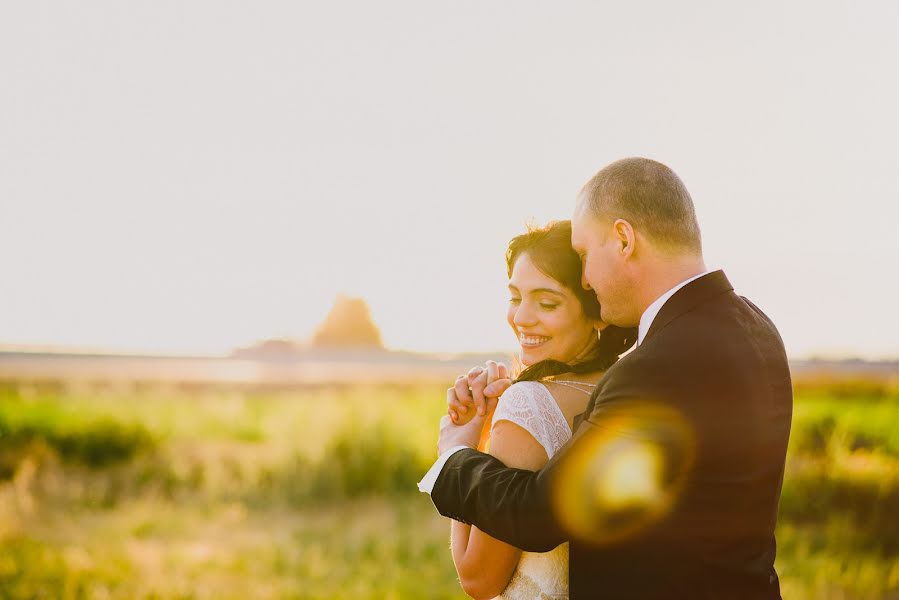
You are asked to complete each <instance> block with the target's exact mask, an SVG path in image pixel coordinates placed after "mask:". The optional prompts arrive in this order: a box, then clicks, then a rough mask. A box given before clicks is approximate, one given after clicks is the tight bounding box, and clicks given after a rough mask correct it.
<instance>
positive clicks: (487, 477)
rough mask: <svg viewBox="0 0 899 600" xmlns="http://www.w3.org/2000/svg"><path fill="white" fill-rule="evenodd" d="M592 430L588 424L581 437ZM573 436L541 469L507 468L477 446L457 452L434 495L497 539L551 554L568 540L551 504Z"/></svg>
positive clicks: (448, 513) (442, 507) (451, 512)
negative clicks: (556, 478)
mask: <svg viewBox="0 0 899 600" xmlns="http://www.w3.org/2000/svg"><path fill="white" fill-rule="evenodd" d="M586 429H587V427H586V426H585V425H582V426H581V427H580V428H579V429H578V434H579V435H582V432H584V431H585V430H586ZM579 435H577V436H576V437H575V438H572V440H570V441H569V442H568V444H566V446H565V447H563V448H562V449H561V450H559V452H557V453H556V454H555V455H554V456H553V458H552V460H550V462H549V463H547V465H546V466H545V467H543V469H541V470H540V471H536V472H534V471H526V470H524V469H512V468H509V467H506V466H505V465H504V464H503V463H502V462H501V461H499V460H498V459H496V458H494V457H492V456H490V455H488V454H483V453H481V452H477V451H476V450H473V449H471V448H466V449H463V450H459V451H457V452H455V453H454V454H453V455H452V456H450V458H449V460H447V462H446V464H445V465H444V466H443V470H442V471H441V472H440V475H439V476H438V477H437V481H436V482H435V484H434V488H433V490H432V491H431V499H432V501H433V502H434V506H435V507H436V508H437V511H438V512H439V513H440V514H441V515H443V516H445V517H450V518H451V519H456V520H457V521H462V522H464V523H473V524H475V525H477V527H478V528H479V529H480V530H482V531H484V532H486V533H488V534H490V535H491V536H493V537H495V538H497V539H499V540H502V541H504V542H506V543H509V544H511V545H513V546H516V547H518V548H521V549H522V550H527V551H529V552H547V551H549V550H552V549H553V548H555V547H556V546H558V545H559V544H561V543H562V542H564V541H566V540H567V539H568V537H567V533H566V532H565V531H564V529H563V527H562V525H561V524H560V523H559V522H558V521H557V520H556V519H555V517H554V512H553V510H552V505H551V500H552V499H551V495H550V492H551V489H552V480H553V477H554V474H555V471H556V468H555V467H556V465H558V463H559V462H560V460H562V459H563V458H564V455H565V454H566V449H568V448H569V447H570V446H571V445H572V444H573V443H575V442H576V439H577V438H578V437H579Z"/></svg>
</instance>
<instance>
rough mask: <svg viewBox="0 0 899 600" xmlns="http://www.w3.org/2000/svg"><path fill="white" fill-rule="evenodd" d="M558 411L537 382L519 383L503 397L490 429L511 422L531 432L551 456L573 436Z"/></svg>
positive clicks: (546, 392) (547, 454)
mask: <svg viewBox="0 0 899 600" xmlns="http://www.w3.org/2000/svg"><path fill="white" fill-rule="evenodd" d="M550 403H551V404H550ZM554 411H555V412H554ZM558 412H559V409H558V406H557V405H556V404H555V400H554V399H553V398H552V396H550V395H549V392H548V391H546V388H545V387H543V386H542V385H541V384H539V383H537V382H533V381H527V382H519V383H516V384H514V385H512V387H510V388H509V389H507V390H506V391H505V393H504V394H503V395H502V396H501V397H500V399H499V403H498V404H497V405H496V411H495V412H494V413H493V420H492V421H491V423H490V429H491V430H492V429H493V428H494V427H496V424H497V423H498V422H500V421H511V422H512V423H515V424H516V425H518V426H519V427H521V428H523V429H524V430H525V431H527V432H528V433H530V434H531V435H532V436H533V437H534V439H535V440H537V442H538V443H539V444H540V445H541V446H543V449H544V450H546V456H548V457H551V456H552V455H553V454H555V452H556V451H557V450H558V449H559V448H561V447H562V446H563V445H564V444H565V442H566V441H567V439H568V437H570V435H571V431H570V430H569V429H568V424H567V422H565V421H564V420H563V421H562V422H561V423H560V422H559V420H560V415H558V414H555V413H558ZM561 418H562V419H564V418H563V417H561Z"/></svg>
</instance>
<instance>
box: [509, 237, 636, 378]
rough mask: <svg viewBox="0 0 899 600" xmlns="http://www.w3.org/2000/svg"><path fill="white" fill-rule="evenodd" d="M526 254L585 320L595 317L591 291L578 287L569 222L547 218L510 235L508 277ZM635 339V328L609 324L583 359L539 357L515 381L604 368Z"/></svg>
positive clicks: (596, 309)
mask: <svg viewBox="0 0 899 600" xmlns="http://www.w3.org/2000/svg"><path fill="white" fill-rule="evenodd" d="M525 253H527V255H528V257H530V259H531V261H532V262H533V263H534V266H535V267H537V269H539V270H540V272H541V273H543V274H544V275H546V276H547V277H552V278H553V279H555V280H556V281H558V282H559V283H560V284H562V285H563V286H564V287H565V288H567V289H568V290H570V291H571V292H572V293H573V294H574V295H575V297H576V298H577V299H578V301H579V302H580V303H581V306H582V307H583V309H584V314H585V315H586V316H587V318H588V319H591V320H592V319H599V313H600V307H599V302H598V301H597V300H596V295H595V294H594V293H593V291H592V290H585V289H584V288H583V287H582V286H581V259H580V257H579V256H578V255H577V253H576V252H575V251H574V249H573V248H572V247H571V221H550V222H549V223H547V224H546V225H545V226H543V227H528V231H527V232H526V233H523V234H521V235H519V236H516V237H514V238H512V241H510V242H509V248H508V249H507V250H506V269H507V270H508V275H509V277H512V268H513V267H514V266H515V261H516V260H518V257H519V256H521V255H522V254H525ZM636 341H637V329H636V328H621V327H616V326H614V325H609V326H607V327H606V328H605V329H603V330H602V332H601V333H600V335H599V345H598V347H597V350H596V352H595V353H594V354H593V355H592V356H590V357H589V358H588V359H587V360H584V361H581V362H579V363H573V364H568V363H565V362H562V361H559V360H541V361H540V362H538V363H535V364H533V365H531V366H529V367H527V368H526V369H525V370H523V371H522V372H521V373H519V375H518V377H517V378H516V379H515V381H537V380H539V379H543V378H545V377H552V376H553V375H561V374H562V373H591V372H593V371H605V370H606V369H608V368H609V367H611V366H612V365H613V364H615V362H616V361H617V360H618V357H619V356H621V355H622V354H623V353H624V352H625V351H627V350H628V349H629V348H630V347H631V346H633V345H634V342H636Z"/></svg>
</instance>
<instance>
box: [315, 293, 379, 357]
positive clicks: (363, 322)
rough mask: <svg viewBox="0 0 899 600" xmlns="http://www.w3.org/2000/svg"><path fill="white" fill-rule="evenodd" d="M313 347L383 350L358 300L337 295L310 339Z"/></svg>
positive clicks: (377, 334)
mask: <svg viewBox="0 0 899 600" xmlns="http://www.w3.org/2000/svg"><path fill="white" fill-rule="evenodd" d="M312 346H313V347H314V348H367V349H378V350H381V349H383V348H384V345H383V343H382V342H381V331H380V330H379V329H378V327H377V325H375V323H374V321H372V318H371V311H370V310H369V308H368V304H366V302H365V300H363V299H362V298H350V297H348V296H344V295H343V294H339V295H338V296H337V300H335V301H334V306H333V307H331V312H329V313H328V316H327V317H326V318H325V321H324V323H322V324H321V325H320V326H319V328H318V329H317V330H316V331H315V335H313V337H312Z"/></svg>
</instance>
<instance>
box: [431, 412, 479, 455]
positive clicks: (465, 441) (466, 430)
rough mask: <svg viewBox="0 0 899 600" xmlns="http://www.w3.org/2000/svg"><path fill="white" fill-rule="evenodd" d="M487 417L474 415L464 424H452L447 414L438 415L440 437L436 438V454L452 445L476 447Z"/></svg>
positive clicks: (441, 452)
mask: <svg viewBox="0 0 899 600" xmlns="http://www.w3.org/2000/svg"><path fill="white" fill-rule="evenodd" d="M486 422H487V417H486V416H483V417H477V416H476V417H474V418H473V419H471V420H469V421H468V423H466V424H465V425H454V424H453V421H452V419H450V417H449V415H444V416H442V417H440V437H439V438H438V439H437V456H440V455H441V454H443V453H444V452H446V451H447V450H449V449H450V448H452V447H453V446H468V447H469V448H477V447H478V442H479V441H480V440H481V431H483V429H484V424H485V423H486Z"/></svg>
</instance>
